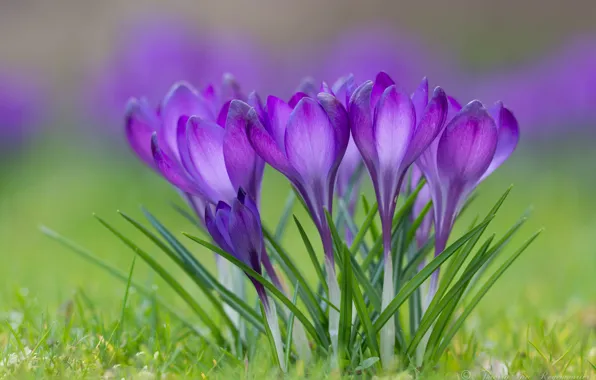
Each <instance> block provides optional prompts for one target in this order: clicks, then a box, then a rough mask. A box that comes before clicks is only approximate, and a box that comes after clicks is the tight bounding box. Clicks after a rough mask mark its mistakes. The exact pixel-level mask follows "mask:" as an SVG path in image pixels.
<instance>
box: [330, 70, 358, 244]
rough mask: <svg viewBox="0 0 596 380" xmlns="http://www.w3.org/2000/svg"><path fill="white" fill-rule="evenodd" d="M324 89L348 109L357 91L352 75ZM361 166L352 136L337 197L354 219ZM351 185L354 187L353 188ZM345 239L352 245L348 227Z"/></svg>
mask: <svg viewBox="0 0 596 380" xmlns="http://www.w3.org/2000/svg"><path fill="white" fill-rule="evenodd" d="M322 87H323V88H322V89H321V90H322V91H323V92H328V93H331V94H332V95H334V96H336V97H337V99H338V100H339V101H340V102H342V104H343V105H344V106H345V107H346V109H347V107H348V103H349V101H350V97H351V96H352V93H353V92H354V90H355V89H356V86H355V81H354V76H353V75H351V74H350V75H348V76H345V77H341V78H339V79H338V80H337V81H336V82H335V83H334V84H333V86H331V88H329V87H328V86H327V85H326V84H325V83H324V84H323V86H322ZM361 165H362V157H361V156H360V151H358V148H357V147H356V144H355V143H354V139H353V138H352V136H351V135H350V140H349V142H348V147H347V148H346V153H345V154H344V157H343V159H342V161H341V164H340V165H339V169H338V171H337V195H338V197H340V198H342V199H343V200H344V202H345V203H346V205H347V208H348V212H349V213H350V215H349V216H350V217H352V218H353V217H354V213H355V212H356V204H357V202H358V189H359V188H360V183H361V182H362V174H363V171H362V170H359V168H360V166H361ZM350 185H352V187H351V188H350ZM345 239H346V244H347V245H348V246H349V245H350V244H351V243H352V239H353V236H352V233H351V231H350V229H349V228H347V227H346V229H345Z"/></svg>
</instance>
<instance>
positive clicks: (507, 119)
mask: <svg viewBox="0 0 596 380" xmlns="http://www.w3.org/2000/svg"><path fill="white" fill-rule="evenodd" d="M460 108H461V107H460V106H459V104H458V103H457V102H456V101H455V100H454V99H450V115H453V116H452V118H451V120H450V121H449V122H448V123H447V125H446V126H445V128H444V130H443V131H442V132H441V134H440V135H439V136H438V137H437V138H436V139H435V141H434V142H433V143H432V144H431V146H430V147H429V149H427V150H426V151H425V152H424V153H423V154H422V155H421V156H420V158H419V159H418V161H417V165H418V166H419V167H420V169H421V170H422V171H423V172H424V176H425V177H426V180H427V183H428V186H429V189H430V192H431V197H432V200H433V208H434V223H435V255H438V254H440V253H441V252H442V251H443V250H444V249H445V246H446V244H447V240H448V238H449V235H450V233H451V229H452V228H453V223H454V221H455V217H456V216H457V214H458V212H459V211H460V209H461V207H462V206H463V204H464V202H465V200H466V198H467V197H468V195H469V194H470V193H471V192H472V191H473V190H474V188H475V187H476V186H477V185H478V184H479V183H480V182H481V181H482V180H484V179H485V178H486V177H487V176H488V175H490V174H491V173H492V172H493V171H494V170H495V169H497V167H499V166H500V165H501V164H502V163H503V162H505V160H507V158H509V156H510V155H511V153H513V151H514V150H515V147H516V145H517V142H518V140H519V128H518V124H517V120H516V119H515V117H514V116H513V114H512V113H511V111H510V110H509V109H507V108H505V107H504V106H503V104H502V103H500V102H499V103H497V104H496V105H495V106H494V107H493V108H491V109H490V110H487V109H486V108H484V106H483V105H482V103H480V102H479V101H477V100H475V101H472V102H470V103H468V104H467V105H466V106H465V107H463V108H461V109H460ZM450 117H451V116H450ZM437 281H438V271H437V272H435V273H434V274H433V277H432V279H431V286H430V291H429V297H432V295H434V293H435V292H436V287H437Z"/></svg>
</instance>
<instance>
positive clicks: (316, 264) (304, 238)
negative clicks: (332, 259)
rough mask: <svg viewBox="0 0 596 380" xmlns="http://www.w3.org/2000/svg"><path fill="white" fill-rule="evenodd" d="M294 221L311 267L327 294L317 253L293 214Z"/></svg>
mask: <svg viewBox="0 0 596 380" xmlns="http://www.w3.org/2000/svg"><path fill="white" fill-rule="evenodd" d="M294 223H296V227H298V232H299V233H300V237H301V238H302V241H303V242H304V246H305V247H306V252H308V257H310V260H311V261H312V264H313V267H314V268H315V273H316V274H317V277H318V278H319V281H320V283H321V284H322V285H323V288H324V289H325V294H329V289H328V288H327V280H326V279H325V273H323V267H322V266H321V264H320V263H319V260H318V259H317V255H316V254H315V250H314V248H313V247H312V244H311V242H310V240H309V238H308V235H307V234H306V231H304V228H303V227H302V224H300V221H298V218H296V216H294Z"/></svg>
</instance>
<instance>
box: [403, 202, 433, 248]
mask: <svg viewBox="0 0 596 380" xmlns="http://www.w3.org/2000/svg"><path fill="white" fill-rule="evenodd" d="M432 205H433V203H432V202H428V203H427V204H426V206H424V208H423V209H422V211H421V212H420V214H419V215H418V216H417V217H416V219H415V220H414V222H412V225H411V226H410V229H409V230H408V235H407V236H406V242H405V245H406V247H407V246H409V245H410V244H411V243H412V241H413V240H414V238H415V237H416V231H418V228H420V225H421V224H422V222H423V221H424V218H425V217H426V214H428V212H429V211H430V208H431V207H432Z"/></svg>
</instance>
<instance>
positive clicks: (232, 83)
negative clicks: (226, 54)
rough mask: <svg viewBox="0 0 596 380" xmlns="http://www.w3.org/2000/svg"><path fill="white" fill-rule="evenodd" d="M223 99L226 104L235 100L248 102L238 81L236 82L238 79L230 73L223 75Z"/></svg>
mask: <svg viewBox="0 0 596 380" xmlns="http://www.w3.org/2000/svg"><path fill="white" fill-rule="evenodd" d="M221 99H222V100H223V101H226V102H227V101H230V100H234V99H240V100H242V101H245V100H246V96H245V95H244V94H243V93H242V90H241V89H240V85H239V84H238V81H236V78H235V77H234V76H233V75H232V74H230V73H225V74H224V75H223V79H222V83H221Z"/></svg>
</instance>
